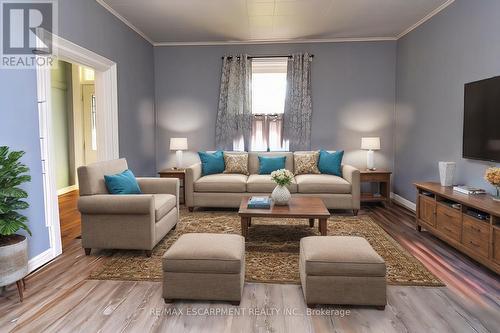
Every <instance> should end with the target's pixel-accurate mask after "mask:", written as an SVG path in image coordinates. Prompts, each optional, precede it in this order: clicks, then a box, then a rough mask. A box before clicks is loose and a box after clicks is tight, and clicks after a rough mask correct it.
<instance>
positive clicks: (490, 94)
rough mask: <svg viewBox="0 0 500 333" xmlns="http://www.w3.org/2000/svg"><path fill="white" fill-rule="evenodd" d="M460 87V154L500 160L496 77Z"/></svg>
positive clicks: (499, 98)
mask: <svg viewBox="0 0 500 333" xmlns="http://www.w3.org/2000/svg"><path fill="white" fill-rule="evenodd" d="M464 90H465V98H464V137H463V157H464V158H470V159H476V160H484V161H494V162H500V76H497V77H493V78H491V79H485V80H481V81H476V82H471V83H467V84H465V89H464Z"/></svg>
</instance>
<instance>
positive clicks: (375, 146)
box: [361, 137, 380, 150]
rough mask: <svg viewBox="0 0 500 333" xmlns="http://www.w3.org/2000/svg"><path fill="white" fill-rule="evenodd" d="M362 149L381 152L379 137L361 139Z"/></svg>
mask: <svg viewBox="0 0 500 333" xmlns="http://www.w3.org/2000/svg"><path fill="white" fill-rule="evenodd" d="M361 149H366V150H379V149H380V138H379V137H366V138H361Z"/></svg>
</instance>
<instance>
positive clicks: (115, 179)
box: [104, 170, 142, 194]
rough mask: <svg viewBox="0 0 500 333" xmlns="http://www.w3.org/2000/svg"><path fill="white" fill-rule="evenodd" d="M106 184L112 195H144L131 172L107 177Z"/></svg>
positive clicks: (127, 171) (105, 177)
mask: <svg viewBox="0 0 500 333" xmlns="http://www.w3.org/2000/svg"><path fill="white" fill-rule="evenodd" d="M104 182H105V183H106V188H107V189H108V192H109V193H111V194H142V192H141V189H140V187H139V184H138V183H137V179H135V176H134V174H133V173H132V171H130V170H125V171H123V172H122V173H118V174H116V175H111V176H106V175H105V176H104Z"/></svg>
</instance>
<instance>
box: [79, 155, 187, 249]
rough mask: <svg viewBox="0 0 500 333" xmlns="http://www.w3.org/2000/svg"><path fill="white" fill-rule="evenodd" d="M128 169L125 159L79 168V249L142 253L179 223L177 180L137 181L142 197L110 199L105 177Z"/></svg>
mask: <svg viewBox="0 0 500 333" xmlns="http://www.w3.org/2000/svg"><path fill="white" fill-rule="evenodd" d="M126 169H128V166H127V161H126V160H125V159H119V160H113V161H106V162H98V163H93V164H90V165H88V166H82V167H79V168H78V183H79V189H80V198H79V200H78V209H79V210H80V213H81V214H82V246H83V247H84V248H85V253H86V254H87V255H89V254H90V251H91V249H93V248H97V249H133V250H145V251H146V255H147V256H151V250H152V249H153V247H154V246H155V245H156V244H157V243H158V242H159V241H160V240H161V239H162V238H163V237H164V236H165V235H166V234H167V233H168V232H169V231H170V230H171V229H174V228H175V226H176V224H177V221H178V220H179V180H178V179H169V178H137V181H138V183H139V187H140V188H141V191H142V193H143V194H131V195H112V194H109V193H108V190H107V188H106V184H105V183H104V175H113V174H117V173H120V172H122V171H124V170H126Z"/></svg>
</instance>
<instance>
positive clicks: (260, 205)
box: [247, 197, 271, 209]
mask: <svg viewBox="0 0 500 333" xmlns="http://www.w3.org/2000/svg"><path fill="white" fill-rule="evenodd" d="M247 207H248V208H249V209H269V208H271V198H269V197H251V198H250V199H249V200H248V205H247Z"/></svg>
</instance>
